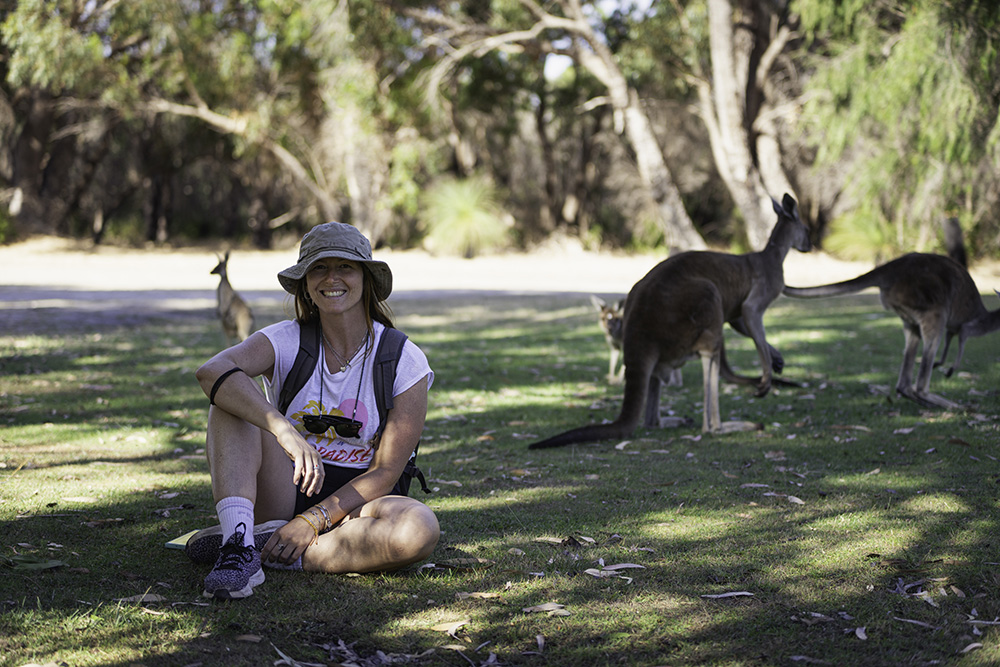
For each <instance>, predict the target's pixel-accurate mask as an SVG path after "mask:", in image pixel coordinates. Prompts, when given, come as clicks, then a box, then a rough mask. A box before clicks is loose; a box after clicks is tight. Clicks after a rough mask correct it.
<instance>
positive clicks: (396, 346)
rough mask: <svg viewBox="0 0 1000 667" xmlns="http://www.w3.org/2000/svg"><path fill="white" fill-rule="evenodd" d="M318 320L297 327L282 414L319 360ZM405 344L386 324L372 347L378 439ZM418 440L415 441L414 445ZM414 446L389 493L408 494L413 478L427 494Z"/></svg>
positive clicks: (403, 337)
mask: <svg viewBox="0 0 1000 667" xmlns="http://www.w3.org/2000/svg"><path fill="white" fill-rule="evenodd" d="M320 333H321V332H320V327H319V320H318V319H315V318H314V319H312V320H310V321H308V322H306V323H305V324H301V325H300V326H299V351H298V354H296V355H295V361H294V362H293V363H292V369H291V370H290V371H288V375H287V376H286V377H285V381H284V383H282V385H281V395H280V396H279V397H278V409H279V410H281V414H286V413H287V411H288V406H289V405H290V404H291V402H292V399H293V398H295V395H296V394H298V393H299V391H300V390H301V389H302V387H303V386H305V384H306V381H307V380H308V379H309V376H310V375H312V373H313V370H314V369H315V368H316V362H317V361H318V360H319V346H320ZM405 343H406V334H405V333H403V332H402V331H400V330H399V329H394V328H392V327H386V328H385V330H384V331H383V332H382V339H381V340H380V341H379V344H378V348H377V349H376V350H375V364H374V369H375V373H374V378H373V382H374V383H375V407H376V409H377V410H378V420H379V426H378V432H377V433H376V434H375V438H376V440H378V439H381V437H382V432H383V431H384V430H385V420H386V415H387V414H388V413H389V410H391V409H392V385H393V382H394V381H395V379H396V366H397V365H398V364H399V357H400V355H402V353H403V345H404V344H405ZM419 446H420V443H417V447H419ZM416 458H417V448H416V447H415V448H414V449H413V456H411V457H410V460H409V461H407V462H406V467H405V468H403V474H402V475H401V476H400V478H399V481H398V482H396V486H394V487H393V489H392V492H391V493H393V494H395V495H400V496H405V495H409V491H410V481H411V480H412V479H413V478H414V477H416V478H417V479H418V480H420V488H421V489H422V490H423V492H424V493H430V492H431V490H430V489H428V488H427V481H426V480H425V479H424V473H423V472H421V470H420V468H418V467H417V463H416Z"/></svg>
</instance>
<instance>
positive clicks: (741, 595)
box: [701, 591, 753, 600]
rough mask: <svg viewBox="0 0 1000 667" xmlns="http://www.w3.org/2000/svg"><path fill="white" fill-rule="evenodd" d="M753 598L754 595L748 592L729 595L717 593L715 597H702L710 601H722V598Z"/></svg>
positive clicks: (736, 592)
mask: <svg viewBox="0 0 1000 667" xmlns="http://www.w3.org/2000/svg"><path fill="white" fill-rule="evenodd" d="M748 596H749V597H753V593H748V592H747V591H730V592H728V593H716V594H714V595H702V596H701V597H703V598H706V599H709V600H721V599H722V598H738V597H748Z"/></svg>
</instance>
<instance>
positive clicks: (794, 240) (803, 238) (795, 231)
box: [771, 192, 812, 252]
mask: <svg viewBox="0 0 1000 667" xmlns="http://www.w3.org/2000/svg"><path fill="white" fill-rule="evenodd" d="M771 203H772V204H773V206H774V212H775V213H777V214H778V222H777V223H776V224H775V226H774V232H775V233H774V235H775V236H777V235H778V231H779V230H781V233H782V234H784V235H786V236H787V238H788V241H789V243H788V245H789V247H792V248H795V249H796V250H798V251H799V252H809V251H810V250H812V242H811V241H810V240H809V229H808V228H807V227H806V226H805V223H803V222H802V219H801V218H799V207H798V204H796V203H795V199H793V198H792V196H791V195H790V194H788V193H787V192H786V193H785V196H784V197H782V198H781V203H780V204H779V203H778V202H777V200H776V199H774V198H773V197H772V198H771Z"/></svg>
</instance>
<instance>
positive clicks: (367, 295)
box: [295, 262, 395, 339]
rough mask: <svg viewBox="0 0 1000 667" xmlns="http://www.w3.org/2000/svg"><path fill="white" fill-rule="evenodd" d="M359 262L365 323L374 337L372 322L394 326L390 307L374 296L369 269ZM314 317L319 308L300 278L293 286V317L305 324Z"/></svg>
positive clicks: (373, 285) (372, 280)
mask: <svg viewBox="0 0 1000 667" xmlns="http://www.w3.org/2000/svg"><path fill="white" fill-rule="evenodd" d="M359 264H361V273H362V275H363V276H364V278H363V280H362V286H361V299H362V303H363V304H364V308H365V323H366V324H367V325H368V334H369V336H371V338H372V339H374V338H375V328H374V326H373V325H372V322H380V323H381V324H383V325H385V326H387V327H391V328H395V325H393V323H392V309H390V308H389V304H388V303H386V302H385V301H379V300H378V297H376V296H375V281H374V279H373V278H372V274H371V271H369V270H368V267H367V266H365V265H364V264H363V263H361V262H359ZM314 317H319V310H318V309H317V308H316V304H315V303H314V302H313V300H312V298H311V297H310V296H309V291H308V290H307V289H306V279H305V278H302V279H300V280H299V283H298V285H297V286H296V288H295V319H296V320H298V322H299V324H305V323H306V322H310V321H312V319H313V318H314Z"/></svg>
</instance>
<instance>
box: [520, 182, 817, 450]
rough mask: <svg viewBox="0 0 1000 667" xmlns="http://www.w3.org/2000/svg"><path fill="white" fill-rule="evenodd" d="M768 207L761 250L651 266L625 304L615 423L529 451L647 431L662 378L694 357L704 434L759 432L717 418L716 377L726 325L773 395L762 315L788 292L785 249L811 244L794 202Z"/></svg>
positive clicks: (773, 355) (771, 354) (695, 255)
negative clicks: (752, 355)
mask: <svg viewBox="0 0 1000 667" xmlns="http://www.w3.org/2000/svg"><path fill="white" fill-rule="evenodd" d="M773 203H774V211H775V212H776V213H777V214H778V221H777V223H776V224H775V226H774V230H773V231H772V232H771V238H770V239H769V240H768V242H767V247H766V248H764V250H762V251H760V252H756V253H749V254H746V255H730V254H727V253H721V252H706V251H691V252H684V253H680V254H678V255H674V256H672V257H670V258H668V259H666V260H664V261H662V262H660V263H659V264H657V265H656V266H654V267H653V268H652V270H650V272H649V273H647V274H646V276H645V277H644V278H643V279H642V280H640V281H639V282H637V283H636V284H635V286H634V287H632V290H631V291H630V292H629V294H628V297H627V299H626V303H625V317H624V325H625V330H624V334H623V336H624V337H623V341H622V342H623V353H624V356H625V396H624V398H623V400H622V408H621V413H620V414H619V415H618V418H617V419H615V420H614V421H613V422H611V423H609V424H593V425H590V426H583V427H581V428H576V429H573V430H570V431H566V432H564V433H561V434H559V435H556V436H553V437H551V438H548V439H546V440H541V441H539V442H535V443H532V444H531V445H529V448H530V449H542V448H547V447H562V446H564V445H569V444H573V443H579V442H592V441H594V440H604V439H607V438H624V437H628V436H629V435H631V434H632V432H633V431H635V429H636V428H637V427H638V426H639V422H640V421H643V416H645V422H644V423H645V425H646V426H658V425H659V411H660V385H661V380H660V378H661V377H663V376H664V375H665V374H666V373H667V372H668V371H669V370H670V369H674V368H680V367H681V366H682V365H683V364H684V362H686V361H687V360H688V359H691V358H692V357H694V356H699V357H701V363H702V371H703V380H704V416H703V420H702V431H704V432H706V433H728V432H732V431H743V430H751V429H757V428H759V425H758V424H756V423H753V422H723V421H722V420H721V417H720V413H719V373H720V366H721V363H722V355H723V331H722V327H723V325H724V324H725V323H726V322H728V323H729V324H730V326H732V327H733V328H734V329H735V330H736V331H738V332H740V333H741V334H743V335H745V336H749V337H750V338H752V339H753V341H754V344H755V345H756V347H757V354H758V356H759V357H760V364H761V369H762V371H763V374H762V375H761V377H760V380H759V381H758V382H757V395H758V396H764V395H765V394H767V392H768V391H770V389H771V377H772V369H774V370H780V369H781V366H782V364H783V362H782V361H781V359H780V355H778V353H777V350H775V349H774V348H772V347H771V346H770V345H768V343H767V340H766V338H765V333H764V323H763V316H764V311H766V310H767V307H768V306H769V305H770V304H771V302H772V301H774V299H776V298H777V297H778V295H779V294H781V290H782V288H783V287H784V286H785V274H784V269H783V267H782V264H783V262H784V260H785V256H786V255H787V254H788V251H789V249H790V248H795V249H796V250H799V251H801V252H808V251H809V250H810V249H811V248H812V246H811V244H810V243H809V234H808V231H807V230H806V226H805V225H804V224H802V221H801V220H800V219H799V214H798V211H797V206H796V203H795V200H794V199H792V197H791V196H789V195H787V194H786V195H785V196H784V198H783V200H782V203H781V204H779V203H778V202H776V201H775V202H773ZM644 408H645V410H644Z"/></svg>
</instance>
